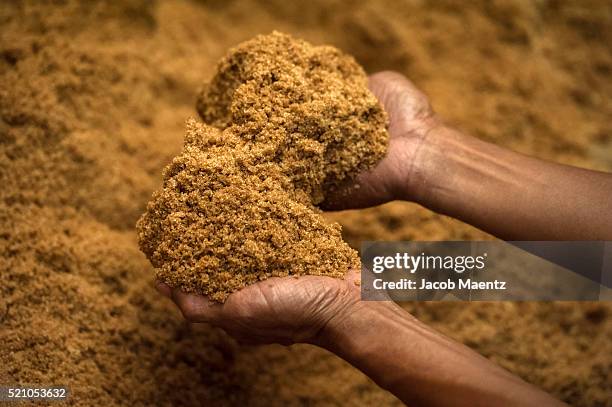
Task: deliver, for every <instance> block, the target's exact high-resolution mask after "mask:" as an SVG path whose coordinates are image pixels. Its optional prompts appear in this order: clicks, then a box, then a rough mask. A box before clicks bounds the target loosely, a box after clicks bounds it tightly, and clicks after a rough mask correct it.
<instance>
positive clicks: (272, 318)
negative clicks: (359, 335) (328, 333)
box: [157, 271, 359, 345]
mask: <svg viewBox="0 0 612 407" xmlns="http://www.w3.org/2000/svg"><path fill="white" fill-rule="evenodd" d="M358 279H359V272H358V271H349V273H348V274H347V275H346V276H345V278H344V279H337V278H331V277H321V276H300V277H281V278H279V277H273V278H269V279H267V280H264V281H260V282H258V283H256V284H253V285H250V286H247V287H245V288H243V289H241V290H239V291H236V292H234V293H232V294H231V295H230V296H229V297H228V298H227V300H226V301H225V303H223V304H220V303H216V302H213V301H210V300H209V299H207V298H206V297H203V296H199V295H193V294H186V293H184V292H182V291H181V290H180V289H178V288H175V289H171V288H170V287H168V286H167V285H165V284H162V283H158V285H157V288H158V290H159V291H160V292H161V293H162V294H164V295H166V296H167V297H169V298H171V299H172V300H173V301H174V302H175V303H176V305H177V306H178V307H179V308H180V310H181V312H182V313H183V316H184V317H185V318H186V319H187V320H188V321H190V322H207V323H209V324H211V325H214V326H217V327H219V328H222V329H223V330H224V331H226V332H227V333H228V334H230V335H231V336H232V337H234V338H235V339H236V340H238V341H239V342H240V343H247V344H265V343H280V344H283V345H290V344H293V343H317V341H318V340H319V338H320V336H321V334H322V332H323V331H324V329H325V328H326V327H328V325H330V324H332V323H338V322H340V320H342V319H343V318H344V317H345V316H346V315H347V313H349V312H353V309H352V308H353V307H354V306H355V305H356V304H358V303H359V287H358V285H357V284H356V281H357V280H358Z"/></svg>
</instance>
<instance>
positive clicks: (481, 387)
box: [320, 302, 561, 406]
mask: <svg viewBox="0 0 612 407" xmlns="http://www.w3.org/2000/svg"><path fill="white" fill-rule="evenodd" d="M327 330H328V331H327V332H326V333H325V335H324V337H323V339H322V341H321V343H320V345H321V346H323V347H325V348H327V349H328V350H330V351H332V352H333V353H335V354H337V355H339V356H340V357H342V358H343V359H345V360H347V361H348V362H349V363H351V364H352V365H354V366H355V367H357V368H359V369H360V370H361V371H363V372H364V373H365V374H366V375H368V376H369V377H371V378H372V379H373V380H374V381H375V382H377V383H378V384H379V385H380V386H381V387H383V388H385V389H387V390H389V391H390V392H391V393H393V394H394V395H396V396H397V397H398V398H400V399H401V400H402V401H403V402H404V403H406V404H408V405H411V406H419V405H421V406H462V405H465V406H480V405H482V406H491V405H495V406H506V405H508V406H509V405H534V406H547V405H561V403H560V402H558V401H556V400H554V399H552V398H551V397H550V396H548V395H547V394H546V393H544V392H542V391H540V390H538V389H536V388H535V387H533V386H531V385H529V384H527V383H525V382H523V381H522V380H520V379H519V378H518V377H516V376H513V375H512V374H510V373H508V372H507V371H505V370H503V369H502V368H500V367H498V366H496V365H494V364H493V363H491V362H490V361H488V360H487V359H485V358H483V357H482V356H480V355H478V354H477V353H475V352H473V351H472V350H470V349H469V348H467V347H465V346H463V345H461V344H459V343H456V342H454V341H452V340H450V339H448V338H446V337H445V336H443V335H441V334H439V333H437V332H435V331H434V330H432V329H431V328H429V327H427V326H425V325H423V324H421V323H420V322H418V321H417V320H416V319H414V318H413V317H412V316H411V315H410V314H408V313H407V312H405V311H404V310H402V309H401V308H400V307H398V306H397V305H396V304H394V303H390V302H361V303H359V304H358V306H357V309H355V310H353V312H350V313H347V316H345V317H344V318H342V319H340V320H339V321H337V322H335V323H334V324H332V326H331V327H328V328H327Z"/></svg>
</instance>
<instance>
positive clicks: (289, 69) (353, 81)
mask: <svg viewBox="0 0 612 407" xmlns="http://www.w3.org/2000/svg"><path fill="white" fill-rule="evenodd" d="M197 109H198V112H199V114H200V116H201V117H202V119H203V120H204V122H205V123H207V125H205V124H201V123H198V122H196V121H195V120H190V121H189V123H188V128H187V134H186V137H185V143H184V149H183V152H182V153H181V154H180V155H179V156H178V157H176V158H175V159H174V160H173V162H172V163H171V164H170V165H169V166H168V167H166V169H165V171H164V183H163V187H162V188H161V189H160V190H158V191H156V192H155V193H154V195H153V198H152V200H151V202H150V203H149V204H148V206H147V211H146V213H145V214H144V215H143V216H142V217H141V219H140V220H139V222H138V225H137V228H138V234H139V243H140V248H141V249H142V251H143V252H144V253H145V254H146V255H147V257H148V258H149V260H150V261H151V262H152V264H153V265H154V266H155V267H156V272H157V278H158V279H159V280H160V281H163V282H165V283H167V284H168V285H170V286H172V287H180V288H181V289H183V290H184V291H187V292H195V293H198V294H203V295H207V296H209V297H210V298H212V299H214V300H216V301H221V302H222V301H225V299H226V298H227V296H228V295H229V294H230V293H232V292H233V291H236V290H238V289H240V288H242V287H244V286H246V285H248V284H253V283H255V282H257V281H260V280H263V279H266V278H268V277H272V276H287V275H303V274H313V275H325V276H332V277H342V276H343V275H344V274H345V273H346V271H347V270H348V269H349V268H351V267H358V266H359V260H358V257H357V254H356V252H355V251H354V250H353V249H352V248H350V247H349V246H348V245H347V244H346V243H345V242H344V241H343V240H342V236H341V233H340V226H339V225H338V224H329V223H328V222H326V221H325V220H324V218H323V217H322V215H321V211H320V210H319V209H318V208H317V207H316V206H315V205H317V204H318V203H320V202H322V201H323V200H324V199H325V195H326V193H327V192H329V191H331V190H333V189H334V188H337V187H338V186H339V185H340V184H342V183H345V182H347V181H348V180H350V179H351V178H352V177H354V176H355V175H357V174H358V173H359V172H361V171H363V170H366V169H368V168H370V167H372V166H373V165H374V164H376V163H377V162H378V161H379V160H380V159H382V158H383V157H384V155H385V152H386V147H387V142H388V135H387V131H386V127H387V117H386V114H385V112H384V111H383V109H382V107H381V106H380V104H379V103H378V101H377V100H376V98H375V97H374V96H373V95H372V94H371V93H370V92H369V90H368V89H367V78H366V75H365V73H364V71H363V69H362V68H361V67H360V66H359V65H358V64H357V63H356V62H355V60H354V59H353V58H352V57H350V56H347V55H344V54H343V53H341V52H340V51H339V50H338V49H336V48H333V47H330V46H317V47H315V46H312V45H310V44H309V43H307V42H305V41H301V40H297V39H294V38H292V37H290V36H288V35H285V34H281V33H277V32H274V33H272V34H270V35H262V36H257V37H255V38H254V39H252V40H250V41H247V42H245V43H242V44H240V45H238V46H237V47H235V48H233V49H232V50H230V52H229V54H228V55H227V56H226V57H225V58H223V59H222V60H221V62H220V63H219V65H218V68H217V73H216V74H215V75H214V77H213V78H212V80H211V81H210V82H209V83H207V84H206V85H205V86H204V88H203V90H202V92H201V94H200V96H199V98H198V103H197Z"/></svg>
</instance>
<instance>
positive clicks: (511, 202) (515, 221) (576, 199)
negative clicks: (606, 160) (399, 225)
mask: <svg viewBox="0 0 612 407" xmlns="http://www.w3.org/2000/svg"><path fill="white" fill-rule="evenodd" d="M410 178H411V179H410V180H406V182H404V188H403V190H402V189H401V188H400V191H399V194H400V197H402V198H403V197H405V196H407V195H410V197H411V198H412V199H413V200H416V202H418V203H420V204H422V205H424V206H426V207H428V208H430V209H432V210H434V211H437V212H440V213H443V214H446V215H449V216H452V217H455V218H458V219H461V220H463V221H465V222H467V223H470V224H472V225H474V226H477V227H479V228H481V229H482V230H485V231H487V232H489V233H491V234H493V235H496V236H498V237H500V238H503V239H506V240H612V174H606V173H602V172H597V171H588V170H583V169H578V168H574V167H569V166H564V165H559V164H554V163H550V162H546V161H541V160H538V159H534V158H531V157H527V156H524V155H522V154H519V153H515V152H512V151H510V150H506V149H503V148H501V147H498V146H495V145H493V144H490V143H486V142H483V141H481V140H478V139H476V138H473V137H469V136H465V135H463V134H461V133H459V132H458V131H455V130H452V129H449V128H448V127H444V126H440V127H439V128H437V129H434V130H433V131H432V132H431V133H430V134H429V135H428V137H427V140H426V141H425V142H423V144H422V146H421V147H420V149H419V153H418V154H417V155H416V157H415V162H414V163H412V171H411V173H410Z"/></svg>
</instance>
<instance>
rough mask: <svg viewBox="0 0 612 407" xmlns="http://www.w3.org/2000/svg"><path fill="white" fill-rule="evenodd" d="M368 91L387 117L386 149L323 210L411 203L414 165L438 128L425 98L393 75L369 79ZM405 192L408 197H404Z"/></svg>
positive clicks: (393, 73) (384, 74)
mask: <svg viewBox="0 0 612 407" xmlns="http://www.w3.org/2000/svg"><path fill="white" fill-rule="evenodd" d="M369 88H370V90H371V91H372V93H373V94H374V96H376V97H377V98H378V100H379V101H380V103H381V104H382V105H383V107H384V108H385V110H386V111H387V113H388V115H389V135H390V139H389V148H388V150H387V155H386V157H385V158H384V159H383V160H382V161H380V162H379V163H378V165H377V166H376V167H374V168H373V169H371V170H370V171H368V172H365V173H362V174H360V175H358V176H357V178H356V179H355V181H354V182H353V183H352V184H350V185H347V186H346V187H345V188H342V189H340V190H339V191H338V192H336V193H333V194H330V195H329V196H327V198H326V200H325V202H324V203H323V204H322V205H321V206H322V207H323V208H324V209H326V210H342V209H357V208H366V207H370V206H375V205H379V204H383V203H385V202H389V201H393V200H395V199H404V200H412V197H411V196H410V195H411V193H414V194H416V193H417V191H416V189H417V188H418V185H417V182H416V181H415V180H414V178H415V177H414V176H413V174H412V173H413V170H414V168H413V163H414V161H415V159H416V155H417V153H418V151H419V148H420V146H421V145H422V144H423V142H424V141H425V139H426V138H427V135H428V134H429V133H430V132H431V130H433V129H434V128H437V127H439V126H440V125H441V123H440V121H439V120H438V118H437V117H436V115H435V114H434V112H433V110H432V108H431V106H430V104H429V101H428V99H427V97H426V96H425V95H424V94H423V93H422V92H421V91H419V90H418V89H417V88H416V87H415V86H414V85H413V84H412V82H410V81H409V80H408V79H406V78H405V77H404V76H403V75H401V74H399V73H396V72H379V73H376V74H374V75H372V76H370V81H369ZM411 184H412V185H411ZM406 191H408V194H409V196H405V195H406Z"/></svg>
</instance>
